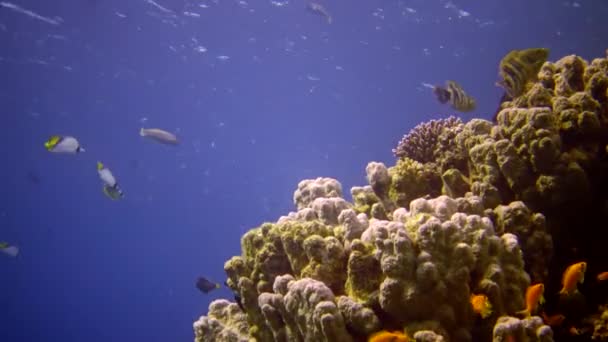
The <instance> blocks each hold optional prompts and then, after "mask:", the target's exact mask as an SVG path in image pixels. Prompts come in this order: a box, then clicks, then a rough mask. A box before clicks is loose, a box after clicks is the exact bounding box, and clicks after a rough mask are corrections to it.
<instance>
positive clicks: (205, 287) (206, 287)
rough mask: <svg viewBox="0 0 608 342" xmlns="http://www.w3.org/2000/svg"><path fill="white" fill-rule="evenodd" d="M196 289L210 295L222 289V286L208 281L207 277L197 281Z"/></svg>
mask: <svg viewBox="0 0 608 342" xmlns="http://www.w3.org/2000/svg"><path fill="white" fill-rule="evenodd" d="M196 288H197V289H199V290H200V291H201V292H203V293H209V292H211V291H213V290H215V289H219V288H220V284H218V283H214V282H212V281H209V280H207V278H205V277H199V278H198V279H197V280H196Z"/></svg>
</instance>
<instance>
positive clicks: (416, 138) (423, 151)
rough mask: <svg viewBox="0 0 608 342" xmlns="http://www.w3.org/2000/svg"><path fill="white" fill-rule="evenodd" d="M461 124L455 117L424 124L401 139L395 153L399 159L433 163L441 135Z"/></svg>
mask: <svg viewBox="0 0 608 342" xmlns="http://www.w3.org/2000/svg"><path fill="white" fill-rule="evenodd" d="M460 124H462V121H461V120H460V119H459V118H457V117H455V116H450V117H448V118H445V119H437V120H430V121H427V122H423V123H421V124H419V125H418V126H416V127H414V128H412V130H411V131H410V132H409V133H408V134H406V135H405V136H404V137H403V139H401V141H400V142H399V144H398V145H397V147H396V148H395V149H393V153H394V154H395V156H396V157H398V158H409V159H412V160H415V161H418V162H420V163H430V162H433V161H435V159H436V158H435V154H436V150H437V147H438V145H439V139H440V136H441V133H442V132H443V131H444V130H445V129H450V128H453V127H456V126H458V125H460Z"/></svg>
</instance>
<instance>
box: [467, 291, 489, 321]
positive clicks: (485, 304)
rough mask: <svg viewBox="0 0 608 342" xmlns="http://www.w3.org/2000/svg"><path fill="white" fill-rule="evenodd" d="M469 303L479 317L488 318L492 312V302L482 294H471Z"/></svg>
mask: <svg viewBox="0 0 608 342" xmlns="http://www.w3.org/2000/svg"><path fill="white" fill-rule="evenodd" d="M471 305H472V306H473V311H475V312H476V313H477V314H478V315H479V316H481V318H488V317H489V316H490V315H491V314H492V304H491V303H490V300H489V299H488V297H487V296H486V295H484V294H478V295H476V294H471Z"/></svg>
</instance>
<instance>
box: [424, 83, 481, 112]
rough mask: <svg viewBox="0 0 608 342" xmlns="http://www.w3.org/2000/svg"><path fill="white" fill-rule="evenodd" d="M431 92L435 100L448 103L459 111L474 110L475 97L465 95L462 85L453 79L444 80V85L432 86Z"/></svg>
mask: <svg viewBox="0 0 608 342" xmlns="http://www.w3.org/2000/svg"><path fill="white" fill-rule="evenodd" d="M433 93H434V94H435V97H437V101H439V102H441V103H449V104H450V106H451V107H452V108H454V109H455V110H457V111H459V112H463V113H466V112H470V111H473V110H475V99H474V98H472V97H471V96H469V95H467V93H465V91H464V90H463V89H462V87H461V86H460V85H459V84H458V83H456V82H454V81H446V82H445V87H442V86H435V87H433Z"/></svg>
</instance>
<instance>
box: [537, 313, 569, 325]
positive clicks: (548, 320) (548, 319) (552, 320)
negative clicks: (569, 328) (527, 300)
mask: <svg viewBox="0 0 608 342" xmlns="http://www.w3.org/2000/svg"><path fill="white" fill-rule="evenodd" d="M565 319H566V316H564V315H562V314H555V315H551V316H547V314H546V313H545V312H543V321H544V322H545V324H546V325H548V326H550V327H557V326H560V325H561V324H562V323H564V320H565Z"/></svg>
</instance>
